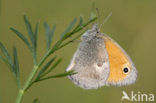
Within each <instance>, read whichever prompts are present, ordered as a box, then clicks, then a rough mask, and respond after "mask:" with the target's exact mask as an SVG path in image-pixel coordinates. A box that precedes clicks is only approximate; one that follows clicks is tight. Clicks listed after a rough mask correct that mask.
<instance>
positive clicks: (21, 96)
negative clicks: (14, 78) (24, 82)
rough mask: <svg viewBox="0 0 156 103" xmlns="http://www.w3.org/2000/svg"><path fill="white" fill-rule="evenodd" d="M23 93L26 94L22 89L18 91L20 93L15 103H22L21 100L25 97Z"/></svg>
mask: <svg viewBox="0 0 156 103" xmlns="http://www.w3.org/2000/svg"><path fill="white" fill-rule="evenodd" d="M23 94H24V91H23V90H22V89H20V90H19V92H18V95H17V98H16V102H15V103H20V102H21V100H22V98H23Z"/></svg>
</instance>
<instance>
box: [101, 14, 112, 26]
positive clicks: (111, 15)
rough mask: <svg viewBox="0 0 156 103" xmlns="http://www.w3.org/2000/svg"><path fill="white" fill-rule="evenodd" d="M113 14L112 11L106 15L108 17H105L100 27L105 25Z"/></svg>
mask: <svg viewBox="0 0 156 103" xmlns="http://www.w3.org/2000/svg"><path fill="white" fill-rule="evenodd" d="M111 16H112V12H110V13H109V15H108V16H107V17H106V19H105V20H104V21H103V23H102V24H101V25H100V28H101V26H102V25H104V24H105V23H106V22H107V21H108V19H109V18H110V17H111Z"/></svg>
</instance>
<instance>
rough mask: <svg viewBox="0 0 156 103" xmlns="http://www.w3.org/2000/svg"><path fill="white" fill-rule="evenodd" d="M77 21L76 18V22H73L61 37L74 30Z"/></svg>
mask: <svg viewBox="0 0 156 103" xmlns="http://www.w3.org/2000/svg"><path fill="white" fill-rule="evenodd" d="M76 21H77V19H76V18H74V20H73V21H72V22H71V24H70V25H69V26H68V28H67V29H66V30H65V31H64V32H63V33H62V34H61V37H64V36H65V35H67V34H68V32H70V31H71V30H72V28H73V27H74V26H75V24H76Z"/></svg>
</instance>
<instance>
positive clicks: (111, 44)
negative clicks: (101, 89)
mask: <svg viewBox="0 0 156 103" xmlns="http://www.w3.org/2000/svg"><path fill="white" fill-rule="evenodd" d="M104 41H105V46H106V49H107V52H108V57H109V63H110V75H109V77H108V80H107V85H118V86H122V85H128V84H132V83H134V82H135V81H136V78H137V70H136V68H135V66H134V64H133V62H132V60H131V59H130V57H129V56H128V55H127V53H126V52H125V51H124V50H123V49H122V48H121V47H120V46H119V45H118V44H117V43H116V42H115V41H113V40H112V39H111V38H110V37H108V36H107V35H104Z"/></svg>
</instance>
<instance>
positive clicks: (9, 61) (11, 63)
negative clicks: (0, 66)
mask: <svg viewBox="0 0 156 103" xmlns="http://www.w3.org/2000/svg"><path fill="white" fill-rule="evenodd" d="M0 48H1V50H2V52H3V54H4V56H5V57H6V59H7V61H8V63H9V64H10V68H11V71H12V72H14V71H13V68H12V67H13V61H12V60H11V57H10V55H9V53H8V51H7V49H6V48H5V47H4V45H3V44H2V43H1V42H0Z"/></svg>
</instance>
